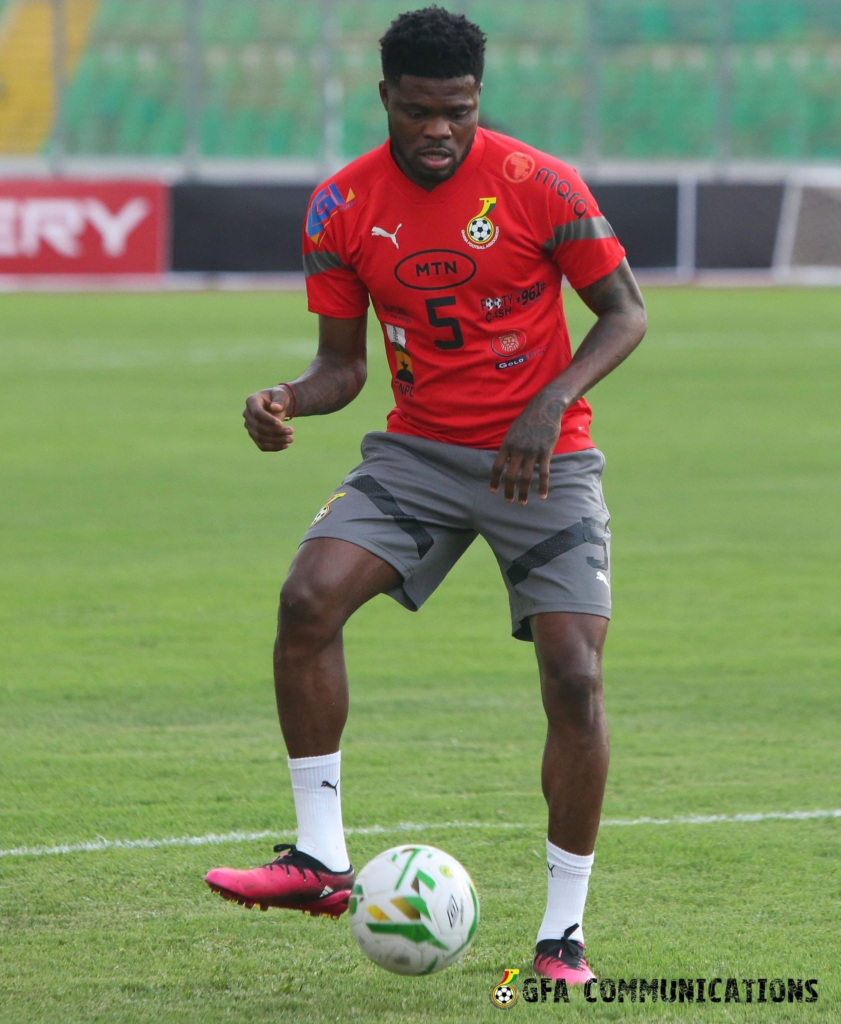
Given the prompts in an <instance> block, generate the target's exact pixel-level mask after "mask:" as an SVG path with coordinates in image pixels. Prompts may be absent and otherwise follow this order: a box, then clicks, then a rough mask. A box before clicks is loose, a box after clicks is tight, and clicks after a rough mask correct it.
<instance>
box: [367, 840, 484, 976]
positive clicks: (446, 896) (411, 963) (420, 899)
mask: <svg viewBox="0 0 841 1024" xmlns="http://www.w3.org/2000/svg"><path fill="white" fill-rule="evenodd" d="M478 924H479V900H478V898H477V896H476V889H475V888H474V886H473V882H472V881H471V879H470V875H468V873H467V872H466V871H465V870H464V868H463V867H462V866H461V864H459V862H458V861H457V860H456V859H455V857H451V856H450V855H449V854H448V853H444V851H443V850H437V849H436V848H435V847H434V846H395V847H393V848H392V849H391V850H386V851H385V852H384V853H381V854H380V855H379V856H378V857H374V859H373V860H372V861H369V862H368V863H367V864H366V865H365V867H364V868H363V869H362V871H360V873H359V877H358V878H357V879H356V884H355V885H354V887H353V891H352V893H351V897H350V927H351V930H352V931H353V934H354V937H355V938H356V941H357V942H358V943H359V945H360V947H361V948H362V952H363V953H365V955H366V956H368V957H370V958H371V960H373V961H374V963H375V964H379V966H380V967H384V968H385V969H386V970H387V971H393V972H394V973H395V974H436V973H437V972H438V971H443V970H444V968H445V967H450V966H451V965H452V964H454V963H455V962H456V961H457V960H459V959H461V957H462V956H463V955H464V953H465V952H466V951H467V950H468V949H469V948H470V944H471V942H472V941H473V936H474V935H475V934H476V926H477V925H478Z"/></svg>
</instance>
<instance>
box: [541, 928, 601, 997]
mask: <svg viewBox="0 0 841 1024" xmlns="http://www.w3.org/2000/svg"><path fill="white" fill-rule="evenodd" d="M577 927H578V925H577V924H573V925H570V926H569V928H567V930H566V931H565V932H564V934H563V937H562V938H560V939H543V940H542V941H540V942H538V944H537V946H536V948H535V951H534V969H535V972H536V973H537V974H541V975H542V976H543V977H544V978H554V979H556V980H557V979H562V980H563V981H565V982H566V983H567V985H583V984H584V983H585V982H587V981H595V980H596V976H595V974H593V972H592V971H591V970H590V968H589V966H588V965H587V961H586V960H585V959H584V946H583V945H582V944H581V943H580V942H578V941H577V940H576V939H571V938H570V935H572V933H573V932H574V931H575V929H576V928H577Z"/></svg>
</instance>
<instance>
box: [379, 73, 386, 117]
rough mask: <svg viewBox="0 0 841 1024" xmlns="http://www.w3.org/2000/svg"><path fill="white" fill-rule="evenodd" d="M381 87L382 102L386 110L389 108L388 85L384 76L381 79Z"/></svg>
mask: <svg viewBox="0 0 841 1024" xmlns="http://www.w3.org/2000/svg"><path fill="white" fill-rule="evenodd" d="M379 89H380V102H381V103H382V105H383V107H384V108H385V109H386V110H388V86H387V85H386V81H385V79H384V78H382V79H380V85H379Z"/></svg>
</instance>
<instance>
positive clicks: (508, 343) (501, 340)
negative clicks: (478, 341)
mask: <svg viewBox="0 0 841 1024" xmlns="http://www.w3.org/2000/svg"><path fill="white" fill-rule="evenodd" d="M525 347H526V336H525V334H524V333H523V332H522V331H507V332H506V333H505V334H500V335H499V337H498V338H494V340H493V341H492V342H491V348H492V349H493V350H494V352H496V354H497V355H498V356H513V355H516V354H517V353H518V352H522V351H523V349H524V348H525Z"/></svg>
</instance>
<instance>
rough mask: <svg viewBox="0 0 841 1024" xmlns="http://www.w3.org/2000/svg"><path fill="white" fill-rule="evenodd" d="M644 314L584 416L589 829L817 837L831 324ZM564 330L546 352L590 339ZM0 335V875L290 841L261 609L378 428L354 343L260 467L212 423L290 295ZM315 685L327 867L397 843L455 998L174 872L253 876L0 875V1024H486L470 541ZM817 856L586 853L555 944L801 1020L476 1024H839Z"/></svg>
mask: <svg viewBox="0 0 841 1024" xmlns="http://www.w3.org/2000/svg"><path fill="white" fill-rule="evenodd" d="M647 298H648V304H649V313H650V323H651V326H650V330H649V335H648V337H647V339H646V340H645V342H644V343H643V346H642V348H641V349H640V350H639V351H638V352H637V353H636V354H635V355H634V356H633V357H632V358H631V359H630V361H629V362H628V363H627V364H626V365H625V366H623V367H622V368H620V369H619V370H618V371H617V372H616V373H615V374H614V375H613V376H612V377H611V378H610V379H609V380H608V381H606V382H604V383H603V384H602V385H600V386H599V387H598V388H597V389H596V390H595V391H594V393H593V394H592V395H591V399H592V401H593V404H594V406H595V420H594V425H593V436H594V439H595V440H596V442H597V443H598V444H599V445H600V447H601V448H602V449H603V450H604V451H605V452H606V455H607V470H606V473H605V479H604V482H605V491H606V496H607V502H608V506H609V508H610V510H611V514H612V516H613V521H612V530H613V537H614V540H613V544H614V556H613V572H614V583H613V591H614V602H615V608H614V621H613V624H612V627H611V632H610V636H609V639H608V649H607V655H606V666H605V669H606V701H607V708H608V714H609V718H610V723H611V732H612V745H613V751H612V755H613V761H612V767H611V774H610V779H609V783H608V791H607V799H606V803H605V811H604V814H605V817H606V818H607V819H609V821H610V822H615V821H616V820H618V819H624V820H628V819H636V818H640V817H653V818H661V819H673V818H675V817H680V816H691V815H699V816H708V815H737V814H748V813H756V814H761V813H775V812H790V811H809V810H815V809H823V810H833V809H835V808H838V807H839V806H841V799H839V788H838V780H839V778H840V777H841V763H839V761H840V760H841V759H839V749H840V746H841V745H839V740H838V737H839V730H838V714H837V711H838V703H837V699H838V698H837V684H838V678H839V672H840V671H841V657H839V647H840V646H841V645H839V640H840V639H841V628H839V617H838V613H839V608H840V607H841V587H839V563H841V541H839V531H838V522H839V516H838V505H839V500H841V477H839V473H838V467H839V456H838V452H839V445H841V427H840V426H839V419H838V381H839V379H841V341H839V332H838V324H839V320H840V319H841V294H839V292H838V291H766V290H756V291H750V290H732V291H730V290H724V291H704V290H697V291H692V290H661V291H660V290H656V289H650V290H649V291H648V293H647ZM568 305H569V316H570V324H571V330H572V332H573V336H574V337H575V338H580V337H581V336H582V334H583V332H584V330H585V329H586V325H587V323H588V322H589V320H590V315H589V314H588V313H587V311H586V310H585V309H584V307H583V306H582V304H581V303H579V302H578V300H577V298H576V297H575V296H574V295H572V296H571V297H570V298H569V299H568ZM2 308H3V317H2V321H3V328H2V338H0V388H2V398H1V399H0V420H2V427H0V491H2V498H3V500H2V503H0V566H2V579H3V586H2V590H0V646H2V663H0V780H2V785H0V848H2V849H3V850H4V851H7V850H11V849H14V848H18V847H21V846H24V845H26V846H29V847H33V846H39V845H40V846H52V845H55V844H75V843H84V842H90V841H96V840H97V837H103V838H105V839H109V840H113V839H145V838H149V839H162V838H167V837H184V836H196V837H201V836H207V835H209V834H223V833H229V832H232V831H234V830H243V831H246V832H259V831H264V830H265V831H270V832H271V833H272V834H273V835H276V836H277V838H276V839H275V841H281V840H283V839H284V838H287V839H288V837H290V836H291V837H292V838H294V835H293V832H292V826H293V821H294V819H293V810H292V802H291V795H290V793H289V789H288V777H287V770H286V761H285V752H284V750H283V747H282V744H281V740H280V737H279V732H278V729H277V725H276V721H275V712H274V707H273V695H272V686H271V680H270V646H271V642H272V637H273V633H274V615H275V604H276V594H277V591H278V588H279V586H280V583H281V580H282V578H283V576H284V573H285V571H286V569H287V567H288V564H289V562H290V560H291V558H292V556H293V554H294V551H295V548H296V545H297V542H298V540H299V538H300V536H301V534H302V533H303V532H304V530H305V528H306V527H307V525H308V524H309V522H310V520H311V519H312V517H313V515H314V514H315V513H316V512H317V511H318V509H319V507H320V506H321V505H322V504H323V502H324V500H325V499H326V498H327V497H329V495H330V494H331V492H332V489H333V488H334V487H335V485H336V484H337V483H338V482H339V481H340V480H341V478H342V476H343V475H344V473H345V472H346V471H347V470H348V469H350V468H351V467H352V466H354V465H355V464H356V463H357V461H358V451H359V440H360V438H361V435H362V434H363V433H364V432H365V431H366V430H369V429H381V428H382V425H383V423H384V417H385V414H386V412H387V410H388V408H390V391H389V387H388V379H387V374H386V370H385V360H384V358H383V354H382V339H381V338H380V337H379V334H378V331H377V330H376V329H373V330H372V355H371V371H370V377H369V381H368V384H367V386H366V388H365V390H364V392H363V393H362V395H361V396H360V398H359V399H358V401H357V402H355V403H354V404H353V405H352V406H351V407H349V408H348V409H346V410H344V411H343V412H341V413H339V414H337V415H335V416H332V417H326V418H323V419H313V420H300V421H299V422H298V423H297V440H296V443H295V445H294V446H293V448H292V449H291V450H290V451H289V452H288V453H285V454H281V455H266V454H262V453H260V452H258V451H257V449H256V448H254V447H253V446H252V445H251V443H250V442H249V440H248V437H247V435H246V433H245V431H244V430H243V429H242V421H241V419H240V412H241V409H242V405H243V400H244V398H245V396H246V395H247V394H248V393H250V392H251V391H254V390H256V389H258V388H259V387H263V386H266V385H268V384H271V383H272V382H275V381H277V380H280V379H285V378H289V377H292V376H294V375H295V374H296V373H297V372H298V371H300V370H301V369H302V368H303V367H304V366H305V365H306V363H307V361H308V358H309V356H310V354H311V353H312V351H313V348H314V344H313V341H312V339H313V337H314V334H315V326H316V325H315V318H314V317H311V316H310V315H309V314H307V313H306V311H305V302H304V299H303V296H301V295H299V294H284V295H275V294H266V293H262V294H251V295H243V294H239V295H234V294H196V295H163V296H161V295H135V296H122V295H110V296H97V297H91V296H81V295H77V296H73V295H67V296H55V295H54V296H47V297H44V296H34V295H33V296H15V297H11V296H7V297H5V298H3V299H2ZM346 647H347V657H348V661H349V666H350V673H351V677H352V706H351V718H350V723H349V726H348V729H347V732H346V734H345V737H344V741H343V752H344V792H345V800H344V806H345V822H346V825H347V826H348V827H349V828H353V829H359V830H363V831H361V832H358V833H357V834H355V835H353V836H351V839H350V846H351V851H352V856H353V859H354V861H355V863H356V864H357V865H358V866H361V865H362V864H364V863H365V861H366V860H367V859H368V858H370V857H371V856H373V855H374V854H375V853H377V852H378V851H380V850H382V849H384V848H386V847H388V846H391V845H395V844H397V843H400V842H403V841H406V840H417V839H422V840H424V841H426V842H429V843H432V844H434V845H438V846H442V847H443V848H445V849H446V850H448V851H450V852H451V853H453V854H454V855H455V856H457V857H458V858H459V859H460V860H461V861H462V862H463V863H464V864H465V865H466V866H467V867H468V869H469V870H470V872H471V873H472V875H473V878H474V880H475V882H476V885H477V888H478V891H479V896H480V900H481V909H482V920H481V923H480V926H479V930H478V933H477V936H476V941H475V943H474V945H473V948H472V949H471V951H470V952H469V954H468V955H467V956H466V957H465V958H464V960H463V961H462V962H460V963H459V964H458V965H456V966H455V967H454V968H452V969H451V970H449V971H446V972H444V973H443V974H440V975H436V976H434V977H431V978H420V979H401V978H398V977H394V976H391V975H389V974H386V973H385V972H383V971H380V970H379V969H378V968H375V967H374V966H373V965H372V964H370V963H369V962H368V961H367V960H365V959H364V958H363V957H362V955H361V954H360V953H359V951H358V950H357V948H356V945H355V943H354V942H353V939H352V937H351V934H350V929H349V928H348V926H347V919H346V918H345V919H343V920H341V921H339V922H332V921H328V920H311V919H309V918H306V919H305V918H304V917H303V916H301V915H298V914H289V913H283V912H279V911H270V912H269V913H266V914H261V913H259V912H258V911H256V910H255V911H251V912H248V911H246V910H245V909H243V908H240V907H237V906H234V905H231V904H228V903H225V902H223V901H222V900H220V899H219V898H218V897H215V896H212V895H211V894H210V892H209V891H208V890H207V889H206V887H205V885H204V883H203V881H202V876H203V874H204V873H205V871H206V870H207V869H208V868H210V867H212V866H214V865H217V864H224V863H228V864H234V865H238V866H248V865H253V864H258V863H262V862H264V861H266V860H268V859H269V855H270V852H271V842H272V840H271V839H262V840H260V841H240V842H227V843H224V844H222V845H216V846H214V845H200V846H173V847H169V848H165V847H164V848H139V849H138V848H134V849H114V848H109V849H100V850H98V851H95V852H75V853H66V854H44V855H40V856H37V855H36V856H33V855H27V856H18V855H14V856H13V855H4V856H0V1021H2V1024H30V1022H39V1024H41V1022H43V1024H75V1022H85V1024H88V1022H102V1024H113V1022H138V1024H140V1022H143V1024H146V1022H148V1024H176V1022H177V1024H186V1022H193V1021H195V1022H201V1024H211V1022H216V1021H219V1022H221V1021H243V1022H245V1021H247V1022H254V1024H259V1022H264V1021H265V1022H270V1021H272V1022H273V1021H277V1020H279V1019H280V1020H290V1021H308V1022H321V1021H330V1022H333V1021H343V1022H344V1021H359V1022H367V1021H387V1022H392V1021H393V1022H398V1021H400V1022H403V1021H411V1022H414V1021H428V1020H436V1021H437V1020H440V1021H445V1022H459V1024H461V1022H468V1021H484V1020H488V1021H490V1020H496V1019H497V1017H496V1015H497V1014H499V1013H500V1011H498V1010H496V1009H494V1008H493V1007H492V1005H491V1003H490V1000H489V994H490V990H491V987H492V986H493V985H494V984H495V983H496V982H498V981H499V979H500V978H501V977H502V972H503V970H504V969H505V968H509V967H510V968H514V967H517V968H520V970H521V975H520V978H521V979H522V978H524V977H527V976H528V975H529V974H530V973H531V970H530V954H531V950H532V943H533V939H534V934H535V931H536V928H537V925H538V923H539V920H540V917H541V914H542V910H543V899H544V886H545V876H544V867H543V854H544V846H543V842H544V835H545V831H544V805H543V800H542V797H541V795H540V787H539V764H540V755H541V748H542V742H543V717H542V711H541V708H540V703H539V698H538V690H537V679H536V671H535V666H534V664H533V652H532V649H531V647H530V646H529V645H526V644H521V643H518V642H516V641H514V640H511V639H510V637H509V635H508V613H507V603H506V599H505V593H504V589H503V586H502V583H501V581H500V580H499V579H498V570H497V567H496V564H495V562H494V561H493V558H492V556H491V554H490V552H489V551H488V550H487V549H486V548H485V547H484V545H483V544H482V542H481V540H480V541H477V542H476V543H475V544H474V546H473V548H472V549H471V550H470V551H469V552H468V554H467V556H466V557H465V558H464V559H463V561H462V563H460V564H459V566H458V567H457V569H456V570H455V571H454V572H453V574H452V576H451V577H450V578H449V579H448V580H447V581H446V583H445V584H444V586H442V588H441V589H440V590H439V591H438V593H437V594H436V595H435V596H434V597H433V599H432V600H431V601H430V602H429V604H428V605H427V606H426V607H425V608H424V609H423V610H422V612H421V613H419V614H417V615H411V614H409V613H408V612H406V611H404V610H403V609H401V608H399V607H398V606H397V605H396V604H394V603H393V602H391V601H390V600H388V599H387V598H380V599H378V600H377V601H375V602H373V603H372V604H370V605H369V606H367V607H366V608H365V609H363V610H362V612H361V613H360V614H359V615H358V616H357V617H356V618H355V620H354V621H353V622H352V623H351V625H350V626H349V628H348V629H347V631H346ZM401 822H407V823H415V824H419V825H425V826H428V827H427V828H426V829H425V830H424V831H421V832H410V831H406V830H404V831H401V830H400V829H399V827H398V826H399V824H400V823H401ZM456 822H468V823H471V826H472V827H458V826H456V825H454V824H453V823H456ZM372 826H382V827H383V828H386V829H387V830H388V831H384V832H382V833H381V834H371V833H370V832H369V833H367V834H366V833H365V831H364V830H366V829H370V828H371V827H372ZM840 834H841V820H839V819H838V818H836V819H834V820H833V819H831V818H824V819H814V820H774V819H772V820H761V821H753V822H720V823H715V824H660V825H656V824H642V825H640V824H637V825H631V826H622V825H618V824H607V825H605V827H604V828H603V829H602V832H601V835H600V837H599V843H598V847H597V856H596V865H595V872H594V875H593V880H592V885H591V890H590V892H591V896H590V900H589V905H588V910H587V916H586V921H585V930H586V933H587V941H588V947H589V953H590V956H591V962H592V963H593V965H594V967H595V969H596V971H597V972H598V974H599V975H600V976H601V977H605V978H608V977H609V978H614V979H618V978H634V977H646V978H654V977H657V978H662V977H665V978H680V977H692V978H700V977H703V978H713V977H725V978H726V977H736V978H739V979H742V978H759V977H766V978H775V977H782V978H789V977H793V978H798V977H799V978H817V979H818V992H819V998H818V1001H817V1002H816V1003H813V1004H811V1005H805V1004H803V1005H799V1004H796V1003H794V1004H789V1003H787V1002H786V1003H781V1004H779V1005H776V1004H770V1003H769V1004H767V1005H756V1004H752V1005H746V1004H745V1003H744V1002H742V1003H739V1004H736V1003H731V1004H728V1005H725V1004H723V1003H722V1004H718V1005H716V1004H713V1005H710V1004H707V1005H705V1006H695V1005H680V1004H677V1003H675V1004H674V1005H670V1004H662V1003H657V1004H650V1003H646V1004H644V1005H640V1004H639V1003H637V1004H629V1003H624V1004H623V1005H619V1004H618V1003H613V1004H605V1003H601V1002H600V1003H597V1004H594V1005H589V1004H587V1003H586V1002H585V1001H584V999H583V995H582V993H581V992H580V991H576V992H573V993H572V996H571V1003H570V1005H569V1006H568V1007H564V1006H560V1007H559V1006H555V1005H553V1004H552V1003H548V1004H547V1005H540V1004H536V1005H529V1004H527V1003H525V1001H524V1000H523V999H522V998H521V999H520V1000H519V1002H518V1004H517V1005H516V1006H514V1007H512V1008H511V1010H510V1011H506V1012H510V1013H511V1014H514V1015H517V1016H519V1018H520V1019H521V1020H523V1019H535V1020H536V1019H549V1018H551V1019H553V1020H566V1021H596V1020H598V1021H614V1020H626V1019H627V1020H642V1019H653V1020H658V1021H660V1020H667V1021H707V1020H709V1021H769V1022H771V1021H773V1022H775V1024H776V1022H779V1021H817V1020H820V1021H837V1020H839V1019H841V1004H840V1003H839V996H841V978H840V977H839V973H840V972H839V968H838V963H839V959H840V958H841V940H840V939H839V927H838V924H839V863H840V862H841V858H840V857H839V853H841V851H840V850H839V842H838V840H839V835H840ZM742 992H744V989H742Z"/></svg>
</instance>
